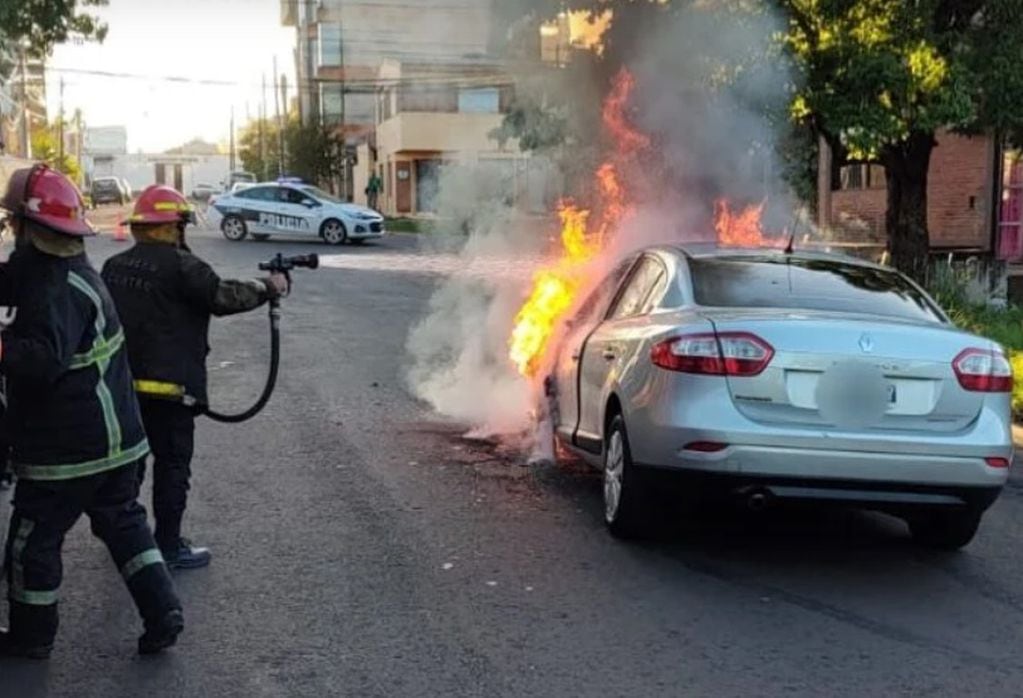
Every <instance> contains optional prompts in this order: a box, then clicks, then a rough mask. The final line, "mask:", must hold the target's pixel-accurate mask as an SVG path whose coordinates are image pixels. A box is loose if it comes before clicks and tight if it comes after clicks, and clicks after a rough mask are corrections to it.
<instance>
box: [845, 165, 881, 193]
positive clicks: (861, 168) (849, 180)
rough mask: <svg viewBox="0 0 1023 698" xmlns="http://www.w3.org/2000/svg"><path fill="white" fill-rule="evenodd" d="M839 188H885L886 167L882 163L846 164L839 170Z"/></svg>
mask: <svg viewBox="0 0 1023 698" xmlns="http://www.w3.org/2000/svg"><path fill="white" fill-rule="evenodd" d="M838 188H839V189H843V190H845V189H853V190H855V189H884V188H885V176H884V167H882V166H881V165H863V164H856V165H844V166H843V167H842V168H841V169H840V170H839V186H838Z"/></svg>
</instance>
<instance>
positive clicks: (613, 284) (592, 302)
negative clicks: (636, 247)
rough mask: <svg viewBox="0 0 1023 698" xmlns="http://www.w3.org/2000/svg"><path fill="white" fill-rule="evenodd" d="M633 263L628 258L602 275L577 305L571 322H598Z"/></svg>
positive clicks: (588, 323)
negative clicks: (597, 283) (602, 278)
mask: <svg viewBox="0 0 1023 698" xmlns="http://www.w3.org/2000/svg"><path fill="white" fill-rule="evenodd" d="M634 263H635V260H634V259H629V260H627V261H625V262H623V263H621V264H619V265H618V266H617V267H615V268H614V269H613V270H612V271H611V273H610V274H608V275H607V276H606V277H604V280H603V281H601V282H600V285H598V286H597V287H596V288H595V289H593V291H591V292H590V295H589V296H587V298H586V300H585V301H583V303H582V305H580V306H579V310H577V311H576V312H575V314H574V315H573V322H575V323H582V324H585V325H590V324H592V323H594V322H599V321H600V318H602V317H603V316H604V311H605V310H607V306H608V303H610V302H611V299H612V297H613V296H614V294H615V291H617V290H618V287H619V286H620V285H621V283H622V279H623V278H624V277H625V275H626V274H627V273H628V271H629V269H630V268H631V267H632V265H633V264H634Z"/></svg>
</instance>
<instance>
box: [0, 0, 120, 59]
mask: <svg viewBox="0 0 1023 698" xmlns="http://www.w3.org/2000/svg"><path fill="white" fill-rule="evenodd" d="M107 4H108V0H46V1H45V2H40V1H39V0H3V2H0V51H3V52H8V53H13V49H14V48H15V47H17V46H18V45H19V44H21V43H22V42H23V41H24V42H25V43H26V44H27V46H28V52H29V53H30V54H31V55H33V56H38V57H41V56H45V55H47V54H48V53H49V52H50V50H51V49H52V48H53V46H54V45H55V44H60V43H63V42H65V41H67V40H68V39H69V38H72V37H80V38H82V39H85V40H93V39H94V40H96V41H103V39H104V38H106V35H107V25H106V24H104V23H103V22H101V21H100V20H99V19H98V18H97V17H96V16H95V15H91V14H88V13H82V12H80V11H79V6H81V7H101V6H104V5H107Z"/></svg>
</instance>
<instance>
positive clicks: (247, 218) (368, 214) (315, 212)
mask: <svg viewBox="0 0 1023 698" xmlns="http://www.w3.org/2000/svg"><path fill="white" fill-rule="evenodd" d="M239 184H240V183H239ZM239 184H236V185H235V186H236V187H239ZM208 215H209V218H210V223H211V224H212V225H219V226H220V230H221V232H223V233H224V237H226V238H227V239H228V240H231V241H232V242H238V241H240V240H244V239H245V238H246V237H248V236H249V235H250V234H251V235H252V237H253V238H255V239H256V240H265V239H266V238H268V237H270V236H271V235H279V236H282V237H306V236H317V237H319V238H321V239H322V240H323V241H324V242H326V243H327V244H330V245H340V244H342V243H344V242H351V243H355V244H360V243H362V242H365V241H366V240H369V239H373V238H380V237H383V235H384V232H385V231H384V217H383V216H381V215H380V214H379V213H377V212H376V211H374V210H373V209H370V208H366V207H365V206H358V205H355V204H350V203H347V202H345V201H342V200H341V199H339V198H337V197H336V196H333V195H332V194H329V193H328V192H325V191H323V190H322V189H318V188H316V187H314V186H310V185H307V184H302V183H300V182H297V181H296V180H294V179H292V178H285V179H282V180H280V181H279V182H263V183H261V184H257V185H255V186H253V185H241V186H240V191H232V192H231V193H229V194H224V195H223V196H219V197H217V199H216V201H215V203H213V204H212V205H211V206H210V208H209V210H208Z"/></svg>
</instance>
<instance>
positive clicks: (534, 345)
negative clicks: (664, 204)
mask: <svg viewBox="0 0 1023 698" xmlns="http://www.w3.org/2000/svg"><path fill="white" fill-rule="evenodd" d="M634 87H635V80H634V78H633V77H632V75H631V74H630V73H629V72H628V71H627V70H622V71H620V72H619V73H618V75H617V76H616V77H615V81H614V84H613V85H612V89H611V93H610V94H609V95H608V97H607V99H606V101H605V102H604V108H603V113H602V116H603V120H604V128H605V130H606V131H607V133H608V135H609V136H610V138H611V139H612V141H613V143H614V144H615V152H614V157H613V158H612V160H609V161H608V162H605V163H603V164H602V165H601V166H600V167H599V168H598V169H597V171H596V173H595V174H594V177H595V180H596V190H597V192H598V194H599V203H600V207H599V215H598V216H597V217H596V220H595V221H594V219H593V218H591V216H590V213H591V212H590V211H589V210H587V209H582V208H579V207H578V206H576V205H575V204H574V203H573V202H571V201H562V202H561V203H560V204H559V205H558V218H559V219H560V220H561V248H562V250H561V256H560V257H559V258H558V259H557V260H556V261H555V262H554V263H553V264H551V265H550V266H549V267H547V268H544V269H541V270H540V271H538V272H537V273H536V274H535V275H534V276H533V288H532V290H531V292H530V294H529V297H528V298H527V299H526V302H525V303H524V304H523V306H522V308H521V309H520V310H519V312H518V314H517V315H516V316H515V326H514V328H513V329H512V333H511V338H510V340H509V351H508V355H509V357H510V358H511V360H512V362H513V363H514V364H515V366H516V367H517V368H518V370H519V373H521V374H522V375H524V376H527V377H532V376H534V375H536V372H537V370H538V369H539V367H540V365H541V363H542V361H543V359H544V357H545V355H546V352H547V348H548V345H549V344H550V340H551V338H552V337H553V336H554V333H555V330H556V328H557V325H558V322H559V321H560V320H561V318H562V317H564V315H565V313H567V312H568V311H569V310H570V309H571V308H572V305H573V303H574V302H575V300H576V296H577V295H578V293H579V289H580V288H581V286H582V283H583V280H584V276H583V274H584V271H585V268H586V266H587V264H588V263H589V262H590V261H591V260H592V259H593V258H594V257H595V256H596V255H597V254H598V253H599V252H600V250H601V249H602V248H603V246H604V244H605V243H606V242H607V240H608V238H609V237H610V235H611V234H612V233H613V232H614V230H615V228H616V227H617V225H618V224H619V223H620V222H621V220H622V219H623V218H624V217H625V216H626V215H627V214H628V212H629V210H630V207H629V205H628V203H627V202H628V195H627V192H626V190H625V187H624V186H623V184H622V178H621V175H620V173H619V167H620V163H621V162H622V161H624V160H625V159H626V158H628V157H629V156H631V155H633V154H635V153H636V152H638V151H640V150H643V149H645V148H647V147H649V145H650V139H649V138H647V137H646V136H645V135H644V134H642V133H640V132H639V131H637V130H635V129H634V128H633V127H632V125H631V124H629V122H628V119H627V118H626V114H625V111H626V106H627V105H628V101H629V96H630V95H631V93H632V90H633V88H634Z"/></svg>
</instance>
